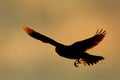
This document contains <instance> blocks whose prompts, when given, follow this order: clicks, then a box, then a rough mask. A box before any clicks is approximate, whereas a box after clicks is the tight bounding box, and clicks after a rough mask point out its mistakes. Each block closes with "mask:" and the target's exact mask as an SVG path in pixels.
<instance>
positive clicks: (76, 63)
mask: <svg viewBox="0 0 120 80" xmlns="http://www.w3.org/2000/svg"><path fill="white" fill-rule="evenodd" d="M80 61H81V60H80V59H77V60H76V61H75V62H74V66H75V67H78V64H81V62H80Z"/></svg>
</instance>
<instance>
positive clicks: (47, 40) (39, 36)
mask: <svg viewBox="0 0 120 80" xmlns="http://www.w3.org/2000/svg"><path fill="white" fill-rule="evenodd" d="M23 29H24V30H25V31H26V33H27V34H28V35H30V36H31V37H33V38H35V39H38V40H41V41H42V42H44V43H50V44H52V45H54V46H57V45H58V44H59V43H58V42H56V41H55V40H53V39H51V38H49V37H47V36H44V35H43V34H40V33H38V32H36V31H35V30H33V29H31V28H29V27H27V26H24V27H23Z"/></svg>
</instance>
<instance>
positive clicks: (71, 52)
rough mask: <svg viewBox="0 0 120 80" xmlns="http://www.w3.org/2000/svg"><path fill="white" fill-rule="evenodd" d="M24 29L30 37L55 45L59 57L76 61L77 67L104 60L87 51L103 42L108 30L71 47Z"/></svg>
mask: <svg viewBox="0 0 120 80" xmlns="http://www.w3.org/2000/svg"><path fill="white" fill-rule="evenodd" d="M23 29H24V30H25V32H26V33H27V34H28V35H29V36H31V37H33V38H35V39H37V40H40V41H42V42H44V43H49V44H51V45H53V46H54V47H55V51H56V52H57V54H58V55H59V56H61V57H64V58H68V59H73V60H75V62H74V66H75V67H79V66H78V64H81V63H82V64H83V65H85V66H86V65H88V66H90V65H94V64H96V63H98V62H99V61H101V60H104V57H103V56H97V55H92V54H89V53H87V50H89V49H92V48H93V47H95V46H96V45H98V44H99V43H100V42H101V41H102V40H103V38H104V37H105V35H106V34H107V33H106V30H103V29H100V30H99V29H97V31H96V33H95V34H94V35H93V36H92V37H90V38H87V39H85V40H81V41H77V42H74V43H73V44H71V45H64V44H62V43H59V42H57V41H55V40H53V39H51V38H49V37H47V36H45V35H43V34H41V33H39V32H37V31H35V30H33V29H31V28H30V27H28V26H24V27H23Z"/></svg>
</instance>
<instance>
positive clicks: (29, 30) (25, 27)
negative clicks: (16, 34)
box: [23, 26, 34, 34]
mask: <svg viewBox="0 0 120 80" xmlns="http://www.w3.org/2000/svg"><path fill="white" fill-rule="evenodd" d="M23 29H24V30H25V32H26V33H28V34H31V33H32V32H33V31H34V30H32V29H31V28H29V27H28V26H23Z"/></svg>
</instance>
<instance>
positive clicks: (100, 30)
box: [95, 29, 107, 35]
mask: <svg viewBox="0 0 120 80" xmlns="http://www.w3.org/2000/svg"><path fill="white" fill-rule="evenodd" d="M97 34H102V35H106V34H107V33H106V30H104V29H97V31H96V33H95V35H97Z"/></svg>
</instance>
